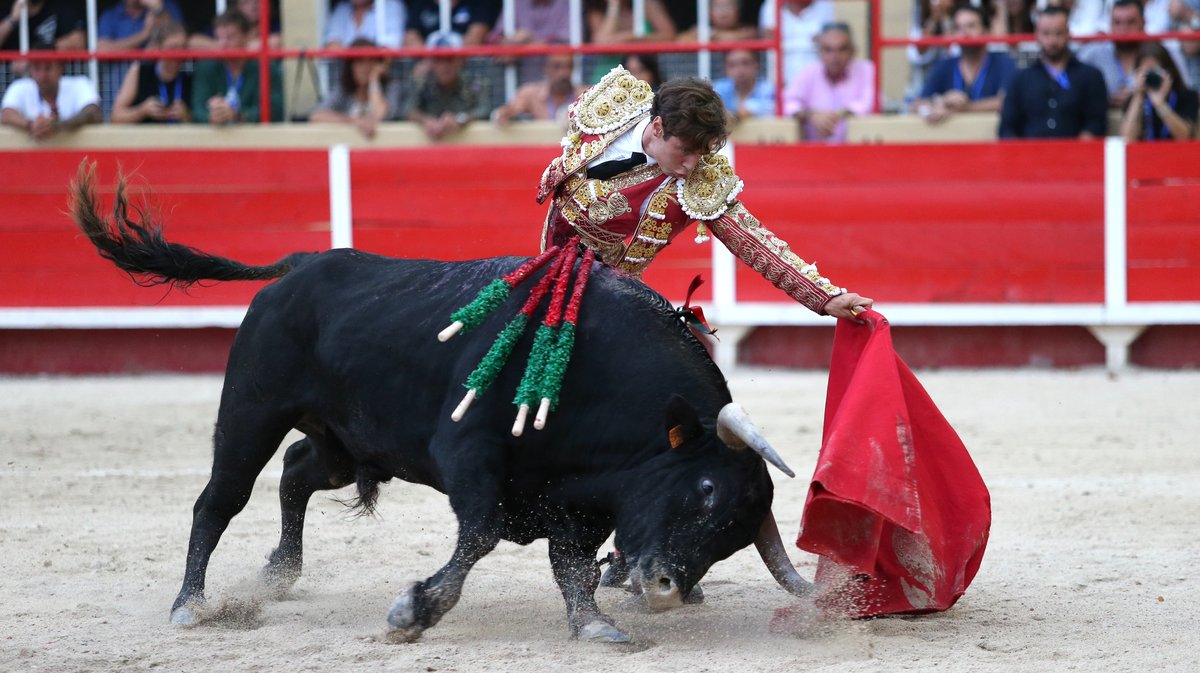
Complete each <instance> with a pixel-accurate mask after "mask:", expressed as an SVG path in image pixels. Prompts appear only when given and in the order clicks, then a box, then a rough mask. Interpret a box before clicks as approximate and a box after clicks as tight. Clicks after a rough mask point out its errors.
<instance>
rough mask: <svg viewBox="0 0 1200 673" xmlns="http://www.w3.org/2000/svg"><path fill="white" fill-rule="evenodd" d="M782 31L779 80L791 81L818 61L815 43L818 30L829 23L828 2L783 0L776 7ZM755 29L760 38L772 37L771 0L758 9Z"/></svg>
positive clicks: (830, 12)
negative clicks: (781, 3) (780, 77)
mask: <svg viewBox="0 0 1200 673" xmlns="http://www.w3.org/2000/svg"><path fill="white" fill-rule="evenodd" d="M780 17H781V19H780V20H781V22H782V23H783V32H782V33H781V40H782V42H783V64H784V65H783V79H784V81H785V82H791V81H793V80H795V79H796V77H798V76H799V75H800V71H801V70H803V69H804V68H806V67H808V66H810V65H813V64H815V63H817V62H819V61H820V59H819V58H818V56H817V49H816V47H815V44H816V42H815V40H816V36H817V33H819V32H820V31H821V27H822V26H824V25H826V24H828V23H830V22H832V21H833V2H832V1H831V0H783V6H782V7H781V8H780ZM758 27H759V29H760V30H761V32H762V34H763V37H764V38H767V39H771V38H773V37H775V0H767V1H766V2H764V3H763V5H762V9H761V10H759V15H758Z"/></svg>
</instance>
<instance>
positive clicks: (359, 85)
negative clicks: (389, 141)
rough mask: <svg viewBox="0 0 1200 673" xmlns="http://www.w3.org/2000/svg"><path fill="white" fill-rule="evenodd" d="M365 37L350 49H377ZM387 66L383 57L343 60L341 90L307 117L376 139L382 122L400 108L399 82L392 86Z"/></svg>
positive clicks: (309, 119)
mask: <svg viewBox="0 0 1200 673" xmlns="http://www.w3.org/2000/svg"><path fill="white" fill-rule="evenodd" d="M374 46H376V45H375V43H374V42H372V41H370V40H368V39H366V38H362V37H360V38H356V39H355V40H353V41H351V42H350V47H374ZM387 70H388V69H387V64H386V63H384V60H383V59H382V58H344V59H342V74H341V77H340V78H339V80H340V81H339V83H338V87H337V88H336V89H335V90H334V91H332V92H330V94H329V96H328V97H327V98H325V100H322V101H321V103H320V104H319V105H318V106H317V108H316V109H315V110H313V112H312V114H310V115H309V116H308V121H310V122H332V123H335V124H350V125H352V126H354V127H355V128H357V129H358V130H359V132H360V133H362V134H363V135H364V136H365V137H367V138H374V137H375V130H376V129H377V128H378V127H379V122H381V121H383V120H385V119H390V118H391V117H392V116H393V115H394V114H395V113H396V112H397V111H398V110H399V109H400V86H399V82H395V83H394V84H389V82H388V74H387Z"/></svg>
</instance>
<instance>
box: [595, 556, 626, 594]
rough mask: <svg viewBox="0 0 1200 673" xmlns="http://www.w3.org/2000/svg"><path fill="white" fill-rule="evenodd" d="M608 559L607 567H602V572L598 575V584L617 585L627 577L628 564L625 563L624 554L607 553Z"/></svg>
mask: <svg viewBox="0 0 1200 673" xmlns="http://www.w3.org/2000/svg"><path fill="white" fill-rule="evenodd" d="M609 559H610V563H609V564H608V567H607V568H605V569H604V574H603V575H601V576H600V586H602V587H619V586H621V585H623V584H625V582H626V580H628V579H629V565H628V564H626V563H625V557H624V556H616V555H614V554H609Z"/></svg>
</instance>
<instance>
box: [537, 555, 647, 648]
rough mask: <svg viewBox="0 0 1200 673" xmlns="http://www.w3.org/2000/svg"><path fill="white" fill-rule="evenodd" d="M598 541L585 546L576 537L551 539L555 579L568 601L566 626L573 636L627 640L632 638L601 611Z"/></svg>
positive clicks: (588, 638)
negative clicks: (598, 587)
mask: <svg viewBox="0 0 1200 673" xmlns="http://www.w3.org/2000/svg"><path fill="white" fill-rule="evenodd" d="M599 548H600V545H599V544H595V545H590V546H589V545H586V544H581V543H580V542H578V541H575V540H566V539H561V538H556V537H551V538H550V567H551V568H553V570H554V580H555V581H556V582H558V588H559V590H561V591H562V595H563V600H565V601H566V602H567V626H568V628H569V629H570V630H571V637H572V638H578V639H580V640H590V641H593V642H599V643H627V642H629V640H630V638H629V636H628V635H626V634H625V632H623V631H621V630H620V629H618V628H617V627H616V625H615V624H613V621H612V619H610V618H609V617H608V616H607V615H605V614H604V613H602V612H600V606H599V605H597V604H596V586H597V585H598V584H599V583H600V568H599V566H598V565H597V563H596V551H597V550H598V549H599Z"/></svg>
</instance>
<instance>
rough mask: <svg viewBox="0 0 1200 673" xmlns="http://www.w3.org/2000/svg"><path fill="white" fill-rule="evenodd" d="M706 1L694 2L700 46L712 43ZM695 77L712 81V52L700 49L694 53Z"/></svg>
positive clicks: (697, 36)
mask: <svg viewBox="0 0 1200 673" xmlns="http://www.w3.org/2000/svg"><path fill="white" fill-rule="evenodd" d="M708 9H709V7H708V0H696V38H697V39H698V40H699V41H700V44H703V45H707V44H708V43H709V42H710V41H712V17H710V16H709V12H708ZM696 76H697V77H702V78H704V79H709V80H711V79H712V52H711V51H709V50H707V49H701V50H700V51H698V52H696Z"/></svg>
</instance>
